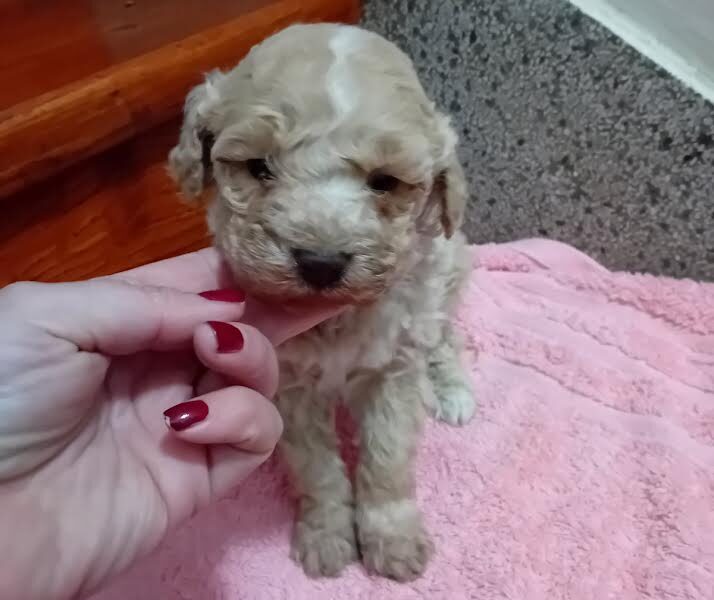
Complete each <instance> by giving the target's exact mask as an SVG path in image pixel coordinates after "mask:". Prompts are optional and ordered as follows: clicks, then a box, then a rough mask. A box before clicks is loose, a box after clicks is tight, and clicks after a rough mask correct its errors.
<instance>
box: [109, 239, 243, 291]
mask: <svg viewBox="0 0 714 600" xmlns="http://www.w3.org/2000/svg"><path fill="white" fill-rule="evenodd" d="M108 279H122V280H124V281H129V282H132V283H141V284H144V285H156V286H165V287H170V288H174V289H177V290H182V291H184V292H202V291H204V290H216V289H222V288H230V287H232V286H234V285H235V284H234V283H233V278H232V276H231V273H230V269H229V268H228V265H226V263H225V262H224V261H223V259H222V258H221V256H220V254H219V253H218V251H217V250H216V249H215V248H204V249H203V250H199V251H198V252H190V253H188V254H182V255H181V256H176V257H174V258H168V259H166V260H161V261H158V262H155V263H151V264H148V265H144V266H143V267H138V268H136V269H131V270H130V271H124V272H122V273H117V274H116V275H111V276H110V277H108Z"/></svg>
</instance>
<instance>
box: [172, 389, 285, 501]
mask: <svg viewBox="0 0 714 600" xmlns="http://www.w3.org/2000/svg"><path fill="white" fill-rule="evenodd" d="M164 415H165V418H166V420H167V424H168V426H169V429H170V431H171V434H172V435H174V436H176V437H177V438H179V439H181V440H183V441H185V442H188V443H193V444H204V445H209V448H208V452H209V455H210V460H209V461H208V464H209V477H210V481H211V492H212V494H213V497H214V498H217V497H221V496H223V495H225V493H226V492H228V491H229V490H230V489H231V488H232V487H233V486H235V485H236V484H237V483H238V482H240V481H241V480H242V479H244V478H245V477H246V476H247V475H248V474H249V473H250V472H251V471H253V470H254V469H256V468H257V467H258V466H259V465H260V464H261V463H263V462H264V461H265V460H266V459H267V458H268V457H269V456H270V454H271V453H272V452H273V449H274V448H275V445H276V444H277V442H278V440H279V438H280V435H281V434H282V430H283V425H282V420H281V419H280V415H279V414H278V411H277V409H276V408H275V406H274V405H273V404H272V403H271V402H270V401H268V400H267V399H266V398H264V397H263V396H261V395H260V394H258V393H257V392H256V391H255V390H251V389H250V388H244V387H228V388H223V389H221V390H217V391H215V392H212V393H210V394H206V395H203V396H201V398H200V399H198V400H193V401H189V402H185V403H183V404H178V405H176V406H174V407H173V408H171V409H169V410H167V411H166V412H165V413H164Z"/></svg>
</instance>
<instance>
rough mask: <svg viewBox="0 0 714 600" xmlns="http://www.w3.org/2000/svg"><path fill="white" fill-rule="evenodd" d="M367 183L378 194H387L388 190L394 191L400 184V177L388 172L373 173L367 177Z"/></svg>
mask: <svg viewBox="0 0 714 600" xmlns="http://www.w3.org/2000/svg"><path fill="white" fill-rule="evenodd" d="M367 185H368V186H369V187H370V188H371V189H372V191H374V192H377V193H378V194H385V193H388V192H393V191H394V190H395V189H396V188H397V186H398V185H399V179H397V178H396V177H393V176H392V175H387V174H386V173H379V172H377V173H372V174H371V175H370V176H369V177H368V178H367Z"/></svg>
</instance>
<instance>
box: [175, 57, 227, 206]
mask: <svg viewBox="0 0 714 600" xmlns="http://www.w3.org/2000/svg"><path fill="white" fill-rule="evenodd" d="M222 78H223V74H222V73H221V72H220V71H213V72H211V73H209V74H208V75H207V76H206V81H205V82H204V83H202V84H201V85H197V86H196V87H195V88H193V89H192V90H191V91H190V92H189V93H188V96H186V102H185V104H184V111H183V124H182V125H181V134H180V136H179V143H178V145H177V146H175V147H174V148H173V149H172V150H171V152H170V153H169V174H170V175H171V177H172V178H173V180H174V181H176V183H178V184H179V185H180V186H181V192H182V194H183V195H184V196H186V197H187V198H197V197H199V196H200V195H201V194H202V192H203V188H204V186H206V185H208V184H209V183H211V181H212V172H211V148H212V147H213V142H214V141H215V136H216V133H215V132H213V131H211V129H210V127H209V117H210V115H211V112H212V111H213V110H214V109H215V107H216V106H217V105H218V102H219V100H220V96H219V93H218V89H217V87H216V84H217V83H218V81H219V80H220V79H222Z"/></svg>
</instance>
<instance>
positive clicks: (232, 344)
mask: <svg viewBox="0 0 714 600" xmlns="http://www.w3.org/2000/svg"><path fill="white" fill-rule="evenodd" d="M208 325H209V326H210V327H211V329H213V333H214V334H215V336H216V349H217V350H218V352H220V353H221V354H228V353H230V352H238V351H239V350H242V349H243V344H244V342H245V340H244V339H243V334H242V333H241V331H240V329H238V328H237V327H233V325H231V324H230V323H224V322H223V321H209V322H208Z"/></svg>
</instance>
